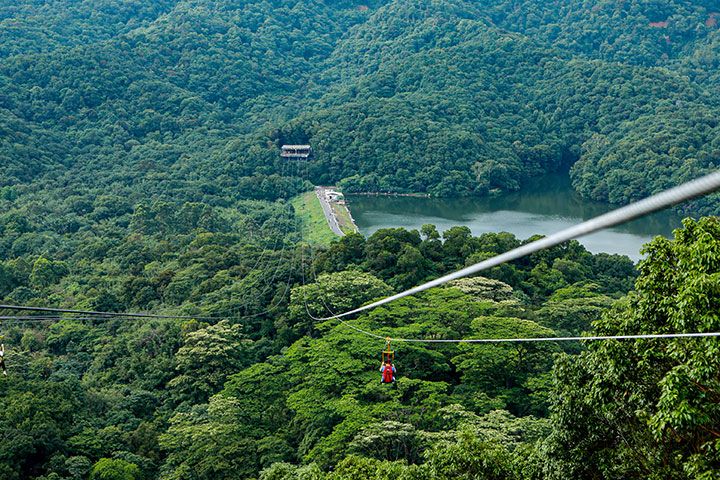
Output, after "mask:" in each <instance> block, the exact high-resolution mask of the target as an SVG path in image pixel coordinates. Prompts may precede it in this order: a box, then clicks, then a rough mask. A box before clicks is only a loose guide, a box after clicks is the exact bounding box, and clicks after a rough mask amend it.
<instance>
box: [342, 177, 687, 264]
mask: <svg viewBox="0 0 720 480" xmlns="http://www.w3.org/2000/svg"><path fill="white" fill-rule="evenodd" d="M348 200H349V203H350V205H349V206H350V211H351V212H352V215H353V217H354V218H355V223H356V224H357V226H358V228H359V229H360V232H361V233H362V234H364V235H366V236H368V235H371V234H372V233H373V232H375V231H376V230H379V229H381V228H393V227H404V228H407V229H420V227H421V226H422V225H423V224H426V223H432V224H434V225H436V226H437V228H438V231H440V232H441V233H442V232H443V231H445V230H447V229H448V228H450V227H452V226H455V225H464V226H467V227H469V228H470V230H471V231H472V233H473V234H474V235H479V234H481V233H486V232H503V231H504V232H510V233H513V234H514V235H515V236H516V237H518V238H520V239H526V238H528V237H530V236H532V235H534V234H538V233H539V234H543V235H548V234H551V233H555V232H557V231H560V230H563V229H565V228H567V227H570V226H572V225H575V224H576V223H579V222H582V221H584V220H588V219H590V218H592V217H595V216H597V215H600V214H603V213H605V212H608V211H610V210H612V209H614V208H617V207H616V206H612V205H607V204H604V203H599V202H592V201H587V200H584V199H582V198H580V196H578V195H577V194H576V193H575V192H574V191H573V190H572V188H571V186H570V179H569V178H568V176H567V175H566V174H564V175H560V174H557V175H548V176H544V177H541V178H538V179H536V180H535V181H534V182H533V183H532V184H528V185H526V186H525V187H524V188H523V189H522V192H517V193H511V194H507V195H502V196H498V197H493V198H455V199H452V198H415V197H386V196H359V195H350V196H349V197H348ZM680 221H681V217H680V216H678V215H675V214H672V213H670V212H669V211H662V212H658V213H655V214H653V215H650V216H647V217H644V218H641V219H637V220H633V221H632V222H629V223H626V224H624V225H620V226H618V227H615V228H611V229H607V230H603V231H601V232H598V233H594V234H592V235H587V236H585V237H582V238H579V239H578V240H579V241H580V243H582V244H583V245H584V246H585V248H587V249H588V250H589V251H591V252H593V253H599V252H607V253H619V254H622V255H627V256H628V257H630V258H632V259H633V260H635V261H637V260H639V259H640V258H641V255H640V248H641V247H642V245H643V244H644V243H647V242H648V241H650V240H651V239H652V238H653V237H655V236H656V235H663V236H666V237H671V236H672V230H673V229H675V228H678V227H680V226H681V223H680Z"/></svg>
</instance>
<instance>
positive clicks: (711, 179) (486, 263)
mask: <svg viewBox="0 0 720 480" xmlns="http://www.w3.org/2000/svg"><path fill="white" fill-rule="evenodd" d="M718 189H720V171H716V172H714V173H711V174H709V175H706V176H704V177H701V178H699V179H697V180H693V181H691V182H687V183H684V184H682V185H680V186H678V187H675V188H671V189H670V190H666V191H664V192H662V193H658V194H657V195H653V196H651V197H648V198H646V199H644V200H640V201H639V202H635V203H631V204H630V205H628V206H626V207H622V208H618V209H617V210H613V211H611V212H608V213H606V214H604V215H600V216H598V217H595V218H592V219H590V220H588V221H586V222H582V223H579V224H577V225H575V226H572V227H570V228H567V229H565V230H561V231H559V232H557V233H554V234H552V235H550V236H548V237H544V238H541V239H540V240H536V241H534V242H531V243H528V244H525V245H522V246H520V247H518V248H514V249H512V250H510V251H507V252H505V253H502V254H500V255H496V256H494V257H491V258H488V259H487V260H483V261H482V262H478V263H476V264H474V265H470V266H469V267H465V268H463V269H461V270H457V271H455V272H453V273H449V274H447V275H444V276H442V277H440V278H437V279H435V280H431V281H429V282H426V283H423V284H422V285H418V286H417V287H413V288H410V289H408V290H405V291H403V292H400V293H397V294H395V295H391V296H388V297H385V298H382V299H380V300H378V301H376V302H373V303H370V304H368V305H364V306H362V307H359V308H356V309H354V310H349V311H347V312H344V313H339V314H337V315H331V316H329V317H325V318H320V319H319V320H333V319H336V318H342V317H347V316H349V315H354V314H356V313H360V312H364V311H366V310H371V309H373V308H376V307H379V306H380V305H385V304H387V303H390V302H394V301H395V300H399V299H401V298H403V297H407V296H410V295H414V294H416V293H420V292H423V291H425V290H428V289H430V288H433V287H439V286H440V285H444V284H446V283H448V282H451V281H453V280H457V279H459V278H463V277H467V276H469V275H473V274H475V273H479V272H481V271H483V270H487V269H489V268H492V267H496V266H498V265H500V264H503V263H506V262H509V261H512V260H517V259H518V258H521V257H524V256H527V255H530V254H531V253H535V252H538V251H540V250H544V249H546V248H549V247H554V246H555V245H559V244H561V243H563V242H566V241H568V240H572V239H575V238H580V237H582V236H584V235H587V234H590V233H593V232H596V231H598V230H602V229H604V228H608V227H613V226H615V225H619V224H621V223H625V222H628V221H630V220H633V219H635V218H638V217H641V216H644V215H647V214H649V213H652V212H656V211H658V210H662V209H663V208H667V207H669V206H671V205H675V204H677V203H680V202H684V201H686V200H690V199H692V198H695V197H699V196H701V195H705V194H708V193H711V192H713V191H715V190H718Z"/></svg>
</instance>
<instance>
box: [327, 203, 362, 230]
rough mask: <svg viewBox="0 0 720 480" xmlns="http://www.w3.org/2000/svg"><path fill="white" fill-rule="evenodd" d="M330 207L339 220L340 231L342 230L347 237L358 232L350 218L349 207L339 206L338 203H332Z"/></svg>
mask: <svg viewBox="0 0 720 480" xmlns="http://www.w3.org/2000/svg"><path fill="white" fill-rule="evenodd" d="M330 206H331V208H332V209H333V212H334V213H335V217H336V218H337V220H338V224H339V225H340V230H342V231H343V232H344V233H345V235H348V234H350V233H355V232H356V231H357V230H356V229H355V224H354V223H353V221H352V218H351V217H350V210H349V209H348V207H347V206H346V205H339V204H337V203H331V204H330Z"/></svg>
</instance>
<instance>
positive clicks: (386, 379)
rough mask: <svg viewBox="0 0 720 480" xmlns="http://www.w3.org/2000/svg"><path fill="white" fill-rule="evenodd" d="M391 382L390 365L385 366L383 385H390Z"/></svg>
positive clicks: (391, 372)
mask: <svg viewBox="0 0 720 480" xmlns="http://www.w3.org/2000/svg"><path fill="white" fill-rule="evenodd" d="M392 381H393V371H392V365H388V364H387V363H386V364H385V369H384V370H383V383H392Z"/></svg>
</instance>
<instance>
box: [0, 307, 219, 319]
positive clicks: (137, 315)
mask: <svg viewBox="0 0 720 480" xmlns="http://www.w3.org/2000/svg"><path fill="white" fill-rule="evenodd" d="M0 310H19V311H27V312H54V313H73V314H78V315H93V316H97V317H108V318H113V317H129V318H166V319H180V320H182V319H186V320H221V319H222V318H224V317H201V316H197V315H159V314H152V313H122V312H97V311H94V310H74V309H69V308H51V307H30V306H26V305H0Z"/></svg>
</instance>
